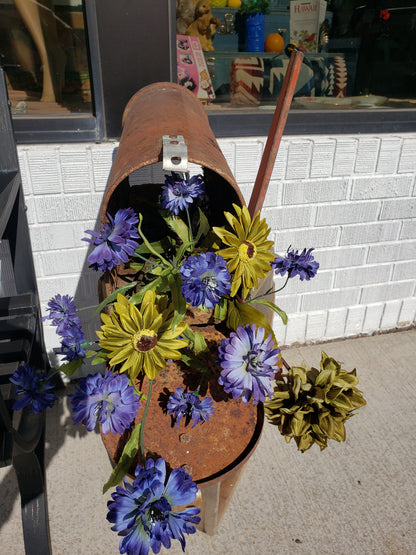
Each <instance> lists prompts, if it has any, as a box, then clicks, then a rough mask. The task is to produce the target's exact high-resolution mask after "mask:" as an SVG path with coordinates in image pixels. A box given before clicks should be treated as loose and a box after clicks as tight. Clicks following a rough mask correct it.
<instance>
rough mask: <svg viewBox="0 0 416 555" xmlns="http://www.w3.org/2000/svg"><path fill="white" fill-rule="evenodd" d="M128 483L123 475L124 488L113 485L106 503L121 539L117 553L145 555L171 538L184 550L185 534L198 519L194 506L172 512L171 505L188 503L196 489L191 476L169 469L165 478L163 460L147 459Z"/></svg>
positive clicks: (194, 496) (192, 530)
mask: <svg viewBox="0 0 416 555" xmlns="http://www.w3.org/2000/svg"><path fill="white" fill-rule="evenodd" d="M135 476H136V478H135V480H134V481H133V483H132V484H130V483H129V482H127V480H125V479H124V478H123V481H124V487H123V486H117V488H116V491H115V493H113V494H112V495H111V497H112V499H113V500H112V501H109V502H108V509H109V512H108V514H107V520H109V521H110V522H111V523H114V526H112V527H111V529H112V530H114V531H115V532H118V534H119V535H120V536H123V538H122V539H121V540H120V553H127V555H147V554H148V553H149V549H152V551H153V552H154V553H159V551H160V548H161V546H162V545H163V546H164V547H165V548H167V549H169V548H170V546H171V540H173V539H176V540H179V541H180V543H181V546H182V551H185V544H186V541H185V534H194V533H195V532H196V529H195V526H193V525H194V524H198V523H199V521H200V518H199V516H196V515H198V513H199V512H200V510H199V509H198V508H196V507H190V508H188V509H185V510H183V511H180V512H173V511H172V507H174V506H178V505H189V504H190V503H192V502H193V501H194V500H195V498H196V494H197V492H198V487H197V485H196V484H195V482H193V481H192V478H191V476H190V475H189V474H187V473H186V472H185V471H184V470H183V469H182V468H175V469H174V470H172V472H171V474H170V476H169V479H168V481H167V483H166V485H165V481H166V463H165V461H164V460H163V459H162V458H160V459H158V460H157V461H153V460H152V459H149V460H148V461H146V466H145V468H143V467H142V466H137V468H136V471H135Z"/></svg>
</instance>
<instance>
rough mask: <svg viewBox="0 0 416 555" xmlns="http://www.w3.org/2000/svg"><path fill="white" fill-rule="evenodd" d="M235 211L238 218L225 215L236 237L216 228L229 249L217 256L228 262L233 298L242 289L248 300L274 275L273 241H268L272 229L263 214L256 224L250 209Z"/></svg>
mask: <svg viewBox="0 0 416 555" xmlns="http://www.w3.org/2000/svg"><path fill="white" fill-rule="evenodd" d="M233 207H234V210H235V212H236V214H237V218H236V217H235V216H233V214H231V213H230V212H224V215H225V217H226V218H227V220H228V222H229V224H230V226H231V227H232V229H233V230H234V232H235V233H233V232H232V231H228V230H226V229H225V228H223V227H214V228H213V231H214V233H215V234H216V235H218V237H219V238H220V239H221V240H222V242H223V243H225V244H226V245H228V248H225V249H221V250H219V251H218V252H217V254H220V255H221V256H222V257H223V258H225V260H227V265H228V269H229V271H230V274H231V277H232V287H231V296H232V297H233V296H235V295H236V294H237V292H238V290H239V288H240V286H242V288H243V297H244V298H245V297H246V295H247V294H248V292H249V291H250V289H252V288H253V287H257V285H258V280H259V279H262V278H264V277H265V276H266V275H267V274H268V273H269V272H270V269H271V267H270V262H271V261H272V260H274V255H273V253H271V252H270V248H271V247H272V245H273V241H269V240H268V235H269V233H270V228H269V227H268V226H267V223H266V220H265V219H263V220H260V212H258V213H257V214H256V215H255V217H254V219H253V221H252V220H251V217H250V214H249V211H248V210H247V207H246V206H243V207H242V208H240V206H237V205H236V204H233Z"/></svg>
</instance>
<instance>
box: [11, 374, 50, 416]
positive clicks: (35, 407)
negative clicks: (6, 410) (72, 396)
mask: <svg viewBox="0 0 416 555" xmlns="http://www.w3.org/2000/svg"><path fill="white" fill-rule="evenodd" d="M10 381H11V382H12V383H14V384H16V385H17V386H18V387H17V390H16V397H18V396H20V397H19V398H18V399H16V401H15V402H14V404H13V407H12V408H13V410H20V409H22V408H23V407H26V406H27V405H30V404H32V411H33V412H34V413H41V412H43V411H44V410H45V409H48V408H51V407H53V405H54V403H55V401H56V399H57V397H56V395H55V394H54V393H51V389H53V388H54V387H55V386H54V384H53V383H52V382H51V381H50V380H49V379H48V376H47V374H46V373H45V372H40V371H37V370H36V369H35V368H34V367H33V366H29V365H28V364H22V365H20V366H19V367H18V368H17V370H16V371H15V372H14V373H13V375H12V376H11V378H10Z"/></svg>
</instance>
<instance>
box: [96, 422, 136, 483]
mask: <svg viewBox="0 0 416 555" xmlns="http://www.w3.org/2000/svg"><path fill="white" fill-rule="evenodd" d="M140 428H141V423H139V424H137V426H136V427H135V428H134V430H133V432H132V434H131V436H130V439H129V440H128V442H127V443H126V445H125V446H124V449H123V452H122V453H121V457H120V460H119V461H118V464H117V466H116V467H115V468H114V470H113V472H112V473H111V475H110V478H109V479H108V480H107V482H106V483H105V484H104V486H103V493H105V492H106V491H107V490H108V489H109V488H113V487H115V486H117V485H118V484H119V483H120V482H121V479H122V478H123V476H125V475H126V474H127V472H128V470H129V468H130V466H131V463H132V462H133V459H134V457H135V456H136V453H137V451H138V450H139V440H140Z"/></svg>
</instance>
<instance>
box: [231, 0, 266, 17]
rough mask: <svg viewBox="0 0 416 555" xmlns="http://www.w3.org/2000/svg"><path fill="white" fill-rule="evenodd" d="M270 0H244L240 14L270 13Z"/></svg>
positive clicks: (239, 10) (239, 9)
mask: <svg viewBox="0 0 416 555" xmlns="http://www.w3.org/2000/svg"><path fill="white" fill-rule="evenodd" d="M269 8H270V0H243V1H242V3H241V6H240V7H239V8H238V12H239V13H241V14H243V15H245V14H253V13H257V12H261V13H264V14H266V13H269Z"/></svg>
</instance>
